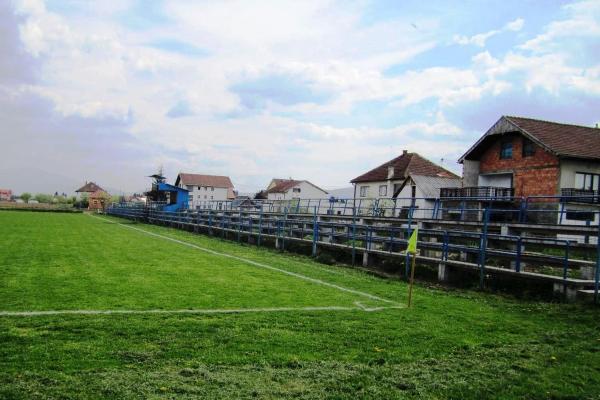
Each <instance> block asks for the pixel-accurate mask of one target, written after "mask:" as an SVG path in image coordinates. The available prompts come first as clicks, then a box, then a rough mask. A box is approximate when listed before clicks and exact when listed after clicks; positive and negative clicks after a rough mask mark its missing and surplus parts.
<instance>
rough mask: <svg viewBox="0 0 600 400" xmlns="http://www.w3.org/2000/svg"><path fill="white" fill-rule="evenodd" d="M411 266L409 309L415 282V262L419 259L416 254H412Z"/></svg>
mask: <svg viewBox="0 0 600 400" xmlns="http://www.w3.org/2000/svg"><path fill="white" fill-rule="evenodd" d="M411 259H412V260H411V261H412V262H411V266H410V282H409V284H408V308H410V307H411V305H412V289H413V283H414V281H415V261H416V259H417V254H416V253H411Z"/></svg>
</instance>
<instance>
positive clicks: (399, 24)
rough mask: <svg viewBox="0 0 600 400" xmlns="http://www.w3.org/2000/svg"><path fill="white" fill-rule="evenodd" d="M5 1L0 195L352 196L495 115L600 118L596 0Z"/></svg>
mask: <svg viewBox="0 0 600 400" xmlns="http://www.w3.org/2000/svg"><path fill="white" fill-rule="evenodd" d="M457 4H459V3H454V4H453V5H452V4H449V2H446V1H436V0H428V1H422V0H418V1H396V0H391V1H368V0H359V1H339V2H338V1H327V0H322V1H321V0H319V1H313V0H302V1H284V0H274V1H250V0H241V1H235V0H232V1H227V0H225V1H200V0H198V1H191V0H181V1H179V0H168V1H167V0H165V1H159V0H156V1H149V0H148V1H142V0H119V1H83V0H47V1H45V2H44V1H41V0H22V1H19V0H15V1H13V0H0V144H1V146H0V149H1V156H0V187H12V188H13V189H14V190H15V191H16V192H21V191H25V190H27V191H32V192H38V191H40V192H41V191H45V192H48V191H52V192H53V191H55V190H58V191H67V192H72V191H73V190H74V189H75V188H76V187H77V186H78V185H79V184H82V183H83V182H84V181H85V180H94V181H96V182H97V183H99V184H100V185H102V186H105V187H107V188H110V189H112V190H113V191H117V190H118V191H124V192H132V191H139V190H142V189H144V188H145V187H146V186H148V179H147V178H144V176H145V175H149V174H150V173H153V172H154V171H155V170H156V169H157V167H158V166H159V165H163V166H164V169H165V172H166V174H167V176H168V177H169V179H174V177H175V176H176V175H177V173H178V172H179V171H185V172H197V173H210V174H221V175H229V176H231V178H232V180H233V182H234V184H235V185H236V187H237V188H238V189H239V190H240V191H242V192H246V191H253V190H255V189H258V188H260V187H263V186H265V185H266V184H267V183H268V181H269V180H270V178H272V177H294V178H302V179H308V180H311V181H313V182H314V183H316V184H317V185H319V186H322V187H326V188H336V187H344V186H348V181H349V180H350V179H352V178H354V177H355V176H357V175H359V174H360V173H362V172H365V170H367V169H370V168H372V167H374V166H377V165H379V164H381V163H382V162H384V161H386V160H387V159H390V158H392V157H393V156H395V155H397V154H399V153H400V152H401V151H402V149H408V150H411V151H416V152H419V153H420V154H422V155H423V156H426V157H428V158H430V159H431V160H433V161H435V162H438V163H443V165H444V166H446V167H447V168H450V169H452V170H454V171H456V172H460V166H459V165H458V164H456V159H457V158H458V157H459V156H460V155H461V154H462V153H463V152H464V151H465V150H466V149H467V148H468V147H469V146H470V144H471V143H472V142H473V141H474V140H476V139H477V138H478V137H479V136H480V135H481V134H483V133H484V132H485V130H486V129H487V128H489V127H490V126H491V125H492V124H493V123H494V122H495V121H496V120H497V119H498V118H499V117H500V116H501V115H503V114H508V115H519V116H529V117H535V118H542V119H549V120H558V121H564V122H572V123H577V124H584V125H593V124H595V123H597V122H600V1H598V0H594V1H579V2H560V1H544V2H542V1H528V0H518V1H510V0H508V1H507V0H502V1H465V2H460V4H462V6H457Z"/></svg>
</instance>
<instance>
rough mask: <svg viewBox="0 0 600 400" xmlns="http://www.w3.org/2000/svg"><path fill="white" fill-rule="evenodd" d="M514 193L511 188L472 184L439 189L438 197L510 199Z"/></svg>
mask: <svg viewBox="0 0 600 400" xmlns="http://www.w3.org/2000/svg"><path fill="white" fill-rule="evenodd" d="M514 195H515V190H514V189H513V188H506V187H495V186H472V187H462V188H441V189H440V197H446V198H456V197H458V198H463V197H477V198H481V199H488V200H502V201H512V200H513V197H514Z"/></svg>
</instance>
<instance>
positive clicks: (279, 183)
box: [265, 178, 327, 193]
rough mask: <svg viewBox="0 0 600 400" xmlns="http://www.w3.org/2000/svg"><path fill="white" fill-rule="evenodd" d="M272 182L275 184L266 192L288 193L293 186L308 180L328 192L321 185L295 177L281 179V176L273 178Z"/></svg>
mask: <svg viewBox="0 0 600 400" xmlns="http://www.w3.org/2000/svg"><path fill="white" fill-rule="evenodd" d="M271 182H273V183H275V186H273V187H272V188H271V189H268V190H265V193H286V192H288V191H289V190H290V189H291V188H293V187H294V186H296V185H299V184H301V183H302V182H306V183H308V184H309V185H311V186H313V187H315V188H317V189H319V190H320V191H322V192H324V193H327V191H326V190H323V189H321V188H320V187H318V186H317V185H315V184H313V183H311V182H309V181H307V180H302V181H299V180H295V179H279V178H273V179H272V180H271Z"/></svg>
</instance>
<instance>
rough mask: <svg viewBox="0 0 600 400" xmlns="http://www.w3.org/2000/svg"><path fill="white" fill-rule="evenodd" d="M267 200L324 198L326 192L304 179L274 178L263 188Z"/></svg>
mask: <svg viewBox="0 0 600 400" xmlns="http://www.w3.org/2000/svg"><path fill="white" fill-rule="evenodd" d="M265 193H266V195H267V200H290V199H300V200H303V199H325V198H327V195H328V193H327V192H326V191H325V190H323V189H321V188H320V187H318V186H316V185H314V184H312V183H310V182H309V181H305V180H302V181H300V180H294V179H277V178H274V179H272V180H271V182H270V183H269V186H267V189H266V190H265Z"/></svg>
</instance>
